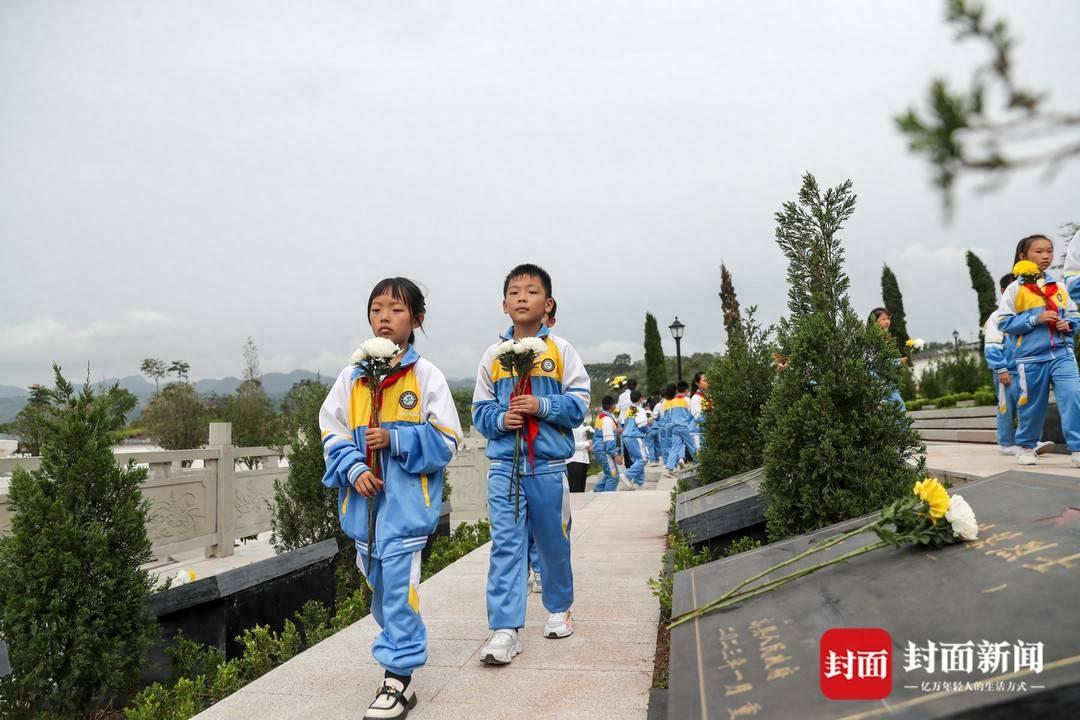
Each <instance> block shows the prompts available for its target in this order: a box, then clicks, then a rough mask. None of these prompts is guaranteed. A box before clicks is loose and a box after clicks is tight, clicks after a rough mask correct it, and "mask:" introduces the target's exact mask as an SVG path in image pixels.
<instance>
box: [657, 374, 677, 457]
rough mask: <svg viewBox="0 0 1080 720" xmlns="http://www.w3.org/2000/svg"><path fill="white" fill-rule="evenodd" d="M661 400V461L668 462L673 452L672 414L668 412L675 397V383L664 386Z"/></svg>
mask: <svg viewBox="0 0 1080 720" xmlns="http://www.w3.org/2000/svg"><path fill="white" fill-rule="evenodd" d="M661 396H662V397H663V399H662V400H661V401H660V422H659V425H660V462H662V463H665V464H666V463H667V456H668V453H669V452H671V414H670V413H669V412H668V408H669V407H670V406H669V403H670V402H671V401H672V400H674V399H675V385H674V384H670V385H667V386H665V387H664V390H663V392H662V393H661Z"/></svg>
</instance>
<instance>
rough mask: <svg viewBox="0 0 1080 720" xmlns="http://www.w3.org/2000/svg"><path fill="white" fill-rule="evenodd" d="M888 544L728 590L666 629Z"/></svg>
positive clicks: (883, 543) (867, 547)
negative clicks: (732, 591)
mask: <svg viewBox="0 0 1080 720" xmlns="http://www.w3.org/2000/svg"><path fill="white" fill-rule="evenodd" d="M848 537H850V534H849V535H848ZM834 544H835V543H834ZM888 546H889V543H887V542H885V541H884V540H878V541H877V542H875V543H871V544H870V545H865V546H863V547H861V548H857V549H855V550H851V551H850V552H846V553H844V554H843V555H840V556H838V557H835V558H833V559H831V560H826V561H825V562H823V563H818V564H817V565H813V566H811V567H808V568H803V569H802V570H797V571H796V572H793V573H791V574H789V575H785V576H783V577H781V578H777V579H776V580H770V581H769V582H767V583H764V584H762V585H759V586H757V587H755V588H751V589H749V590H746V591H744V592H740V593H735V594H733V593H731V592H729V593H727V594H725V595H723V596H722V597H719V598H717V599H716V600H713V601H712V602H709V603H706V604H705V605H702V606H701V607H699V608H697V609H695V610H691V611H690V612H686V613H683V614H682V615H679V616H678V617H676V618H673V619H672V621H671V622H670V623H668V629H669V630H670V629H672V628H674V627H676V626H677V625H682V624H683V623H684V622H687V621H688V620H693V619H694V618H699V617H702V616H703V615H706V614H708V613H710V612H713V611H715V610H721V609H723V608H726V607H731V606H732V605H737V604H738V603H741V602H743V601H745V600H749V599H750V598H752V597H756V596H758V595H764V594H765V593H767V592H769V591H771V590H775V589H776V588H778V587H780V586H782V585H786V584H788V583H789V582H791V581H792V580H796V579H798V578H801V577H803V576H805V575H810V574H811V573H815V572H817V571H818V570H820V569H822V568H825V567H828V566H830V565H836V564H838V563H841V562H844V561H845V560H850V559H851V558H854V557H858V556H859V555H864V554H866V553H868V552H872V551H874V550H878V549H879V548H883V547H888ZM779 567H781V566H780V565H776V566H774V567H772V568H770V569H769V570H768V571H766V572H765V573H763V574H768V573H769V572H772V571H773V570H775V569H777V568H779ZM759 577H760V576H759ZM745 584H746V583H743V585H745ZM740 587H741V586H740Z"/></svg>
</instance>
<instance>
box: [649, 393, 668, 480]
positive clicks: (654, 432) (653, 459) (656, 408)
mask: <svg viewBox="0 0 1080 720" xmlns="http://www.w3.org/2000/svg"><path fill="white" fill-rule="evenodd" d="M663 408H664V406H663V402H662V401H661V400H660V399H659V398H650V400H649V414H648V417H649V427H648V430H647V431H646V433H645V440H646V442H647V444H648V446H649V463H650V464H652V465H659V464H660V458H662V457H663V455H662V454H661V452H660V422H659V421H660V416H661V415H662V414H663V411H664V410H663Z"/></svg>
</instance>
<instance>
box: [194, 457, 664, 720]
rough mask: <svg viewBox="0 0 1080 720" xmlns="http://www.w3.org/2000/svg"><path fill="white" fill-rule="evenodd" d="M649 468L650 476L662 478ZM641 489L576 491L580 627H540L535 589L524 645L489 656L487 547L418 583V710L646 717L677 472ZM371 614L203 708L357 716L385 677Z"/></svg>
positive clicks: (224, 714) (259, 714)
mask: <svg viewBox="0 0 1080 720" xmlns="http://www.w3.org/2000/svg"><path fill="white" fill-rule="evenodd" d="M655 474H656V473H655V471H654V470H652V469H650V475H651V476H655ZM649 485H651V486H652V487H651V488H649V489H642V490H639V491H635V492H618V493H603V494H596V493H592V492H586V493H581V494H574V495H572V496H571V508H572V513H573V519H574V523H573V530H572V533H571V540H572V553H573V565H574V590H575V602H574V635H573V636H571V637H569V638H566V639H563V640H548V639H545V638H544V637H543V636H542V635H541V631H542V627H543V624H544V620H545V619H546V618H547V612H546V611H545V610H544V608H543V606H542V605H541V604H540V596H539V595H533V594H531V595H530V596H529V604H528V611H527V616H526V617H527V620H526V622H527V625H526V628H525V630H524V635H523V641H524V643H525V652H524V653H522V654H521V655H519V656H518V657H517V658H516V659H515V660H514V662H513V664H511V665H510V666H508V667H490V666H487V665H483V664H482V663H481V662H480V660H479V658H478V655H477V653H478V651H479V649H480V646H481V645H482V644H483V643H484V641H485V640H486V639H487V638H488V635H489V630H488V627H487V616H486V611H485V604H484V597H485V588H486V583H487V564H488V551H489V547H490V546H489V545H485V546H483V547H481V548H478V549H476V550H475V551H473V552H472V553H470V554H469V555H467V556H465V557H464V558H462V559H461V560H459V561H457V562H456V563H454V564H453V565H451V566H450V567H448V568H446V569H445V570H443V571H442V572H440V573H438V574H437V575H435V576H433V577H432V578H430V579H429V580H427V581H426V582H424V583H423V584H422V585H421V586H420V603H421V609H422V613H423V616H424V621H425V623H426V624H427V628H428V635H429V638H430V640H429V661H428V665H427V667H425V668H424V669H422V670H421V671H419V672H418V673H417V675H416V677H415V679H414V683H415V687H416V691H417V696H418V699H419V705H418V706H417V708H416V709H415V710H414V711H413V712H412V713H410V714H409V717H410V719H414V720H436V719H450V718H469V719H470V720H472V719H474V718H490V719H491V720H498V719H499V718H508V719H509V718H512V719H513V720H521V719H522V718H529V720H541V719H544V718H559V719H567V720H569V719H570V718H585V717H587V718H594V719H595V720H630V719H631V718H633V719H634V720H644V718H645V717H646V708H647V706H648V699H649V688H650V686H651V685H652V671H653V657H654V654H655V648H656V626H657V623H658V621H659V612H660V608H659V605H658V603H657V601H656V598H654V597H653V596H652V593H651V591H650V590H649V588H648V586H647V585H646V580H648V579H649V578H650V577H653V576H656V575H658V574H659V572H660V566H661V559H662V556H663V553H664V544H665V534H666V532H667V520H668V516H667V511H668V507H669V502H670V500H669V493H670V490H671V485H672V481H671V480H666V479H661V480H660V481H659V483H658V484H655V485H654V484H653V483H649ZM377 633H378V627H377V626H376V624H375V620H374V619H373V618H372V617H371V616H368V617H366V618H364V619H363V620H361V621H360V622H358V623H356V624H354V625H352V626H350V627H349V628H347V629H345V630H343V631H342V632H340V633H338V634H336V635H334V636H333V637H331V638H329V639H327V640H325V641H323V642H322V643H319V644H318V645H316V646H315V647H313V648H311V649H310V650H307V651H306V652H304V653H301V654H300V655H298V656H297V657H295V658H293V659H292V660H290V661H289V662H287V663H285V664H284V665H281V666H280V667H278V668H276V669H275V670H273V671H272V672H270V673H268V674H267V675H265V676H263V677H262V678H260V679H258V680H256V681H255V682H253V683H251V684H250V685H248V686H246V687H245V688H243V689H242V690H241V691H240V692H238V693H235V694H234V695H232V696H230V697H228V698H226V699H225V700H224V701H222V702H220V703H218V704H217V705H215V706H213V707H211V708H210V709H209V710H207V711H205V712H203V713H202V714H200V715H198V717H199V718H203V719H205V720H226V719H230V720H231V719H234V718H235V719H238V720H252V719H253V718H259V720H286V719H289V718H303V720H337V719H339V718H340V719H341V720H346V719H348V720H356V719H357V718H360V717H362V716H363V713H364V710H365V709H366V708H367V705H368V704H369V703H370V702H371V700H372V699H373V698H374V695H375V690H376V688H377V687H378V685H379V682H380V681H381V679H382V670H381V668H379V667H378V666H377V665H376V664H375V662H374V661H373V660H372V658H371V650H370V648H371V641H372V640H373V639H374V637H375V635H376V634H377Z"/></svg>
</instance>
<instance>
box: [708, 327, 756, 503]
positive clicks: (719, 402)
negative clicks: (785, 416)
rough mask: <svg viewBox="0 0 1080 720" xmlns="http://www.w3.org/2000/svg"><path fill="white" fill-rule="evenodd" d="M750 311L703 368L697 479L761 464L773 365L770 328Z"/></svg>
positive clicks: (720, 476)
mask: <svg viewBox="0 0 1080 720" xmlns="http://www.w3.org/2000/svg"><path fill="white" fill-rule="evenodd" d="M754 311H755V308H750V309H749V311H747V313H746V318H745V319H744V320H743V321H742V323H741V326H740V327H739V330H738V331H737V332H733V333H729V335H728V346H727V353H726V354H725V355H724V356H723V357H721V358H720V359H719V360H717V361H716V363H715V364H714V365H713V366H712V368H710V370H709V373H708V378H709V390H708V399H709V405H710V407H709V409H708V410H707V411H706V413H705V430H704V434H703V440H704V442H703V445H704V448H703V449H702V451H701V457H700V460H701V465H700V468H699V470H698V473H697V480H696V482H697V484H700V485H706V484H708V483H711V482H715V481H717V480H723V479H724V478H728V477H731V476H732V475H737V474H738V473H741V472H745V471H747V470H752V469H754V468H758V467H761V456H762V449H763V448H764V446H765V438H764V434H763V428H762V426H761V424H760V422H759V421H760V419H761V411H762V408H764V406H765V403H766V402H767V401H768V399H769V392H770V391H771V390H772V385H773V380H774V379H775V377H776V366H775V364H774V362H773V351H774V350H775V345H774V344H773V342H772V340H771V339H770V338H771V334H772V328H771V327H770V328H762V327H761V325H759V324H757V323H756V322H755V321H754Z"/></svg>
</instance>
